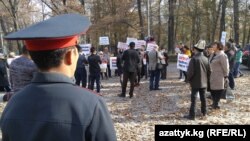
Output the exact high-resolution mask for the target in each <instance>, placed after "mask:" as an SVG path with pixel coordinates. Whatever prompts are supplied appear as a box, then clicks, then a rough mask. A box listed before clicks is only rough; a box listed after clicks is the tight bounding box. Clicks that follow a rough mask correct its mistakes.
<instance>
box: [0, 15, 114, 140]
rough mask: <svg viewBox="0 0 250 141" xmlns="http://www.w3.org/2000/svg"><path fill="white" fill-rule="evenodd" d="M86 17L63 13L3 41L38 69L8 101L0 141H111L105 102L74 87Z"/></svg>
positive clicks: (109, 119)
mask: <svg viewBox="0 0 250 141" xmlns="http://www.w3.org/2000/svg"><path fill="white" fill-rule="evenodd" d="M89 25H90V22H89V20H88V18H87V17H84V16H81V15H78V14H65V15H60V16H56V17H53V18H51V19H49V20H46V21H43V22H40V23H38V24H35V25H33V26H30V27H29V28H26V29H24V30H20V31H18V32H16V33H12V34H10V35H8V36H7V37H5V38H6V39H9V40H24V42H25V44H26V46H27V49H28V50H29V52H30V55H31V58H32V59H33V61H34V62H35V64H36V65H37V67H38V68H39V72H38V73H37V74H35V76H34V78H33V80H32V82H31V84H29V85H27V86H26V87H25V88H23V89H22V90H21V91H19V92H18V93H16V95H15V96H13V97H12V98H11V100H10V101H9V103H8V104H7V106H6V107H5V109H4V112H3V114H2V117H1V121H0V126H1V130H2V140H3V141H9V140H11V141H49V140H50V141H115V140H116V135H115V130H114V127H113V123H112V120H111V117H110V115H109V112H108V110H107V108H106V105H105V102H104V101H103V100H102V99H101V97H99V96H98V95H96V94H94V93H93V92H91V91H88V90H85V89H83V88H81V87H78V86H76V85H75V84H74V83H73V82H72V80H71V79H70V78H71V77H73V76H74V72H75V69H76V64H77V59H78V56H79V55H78V51H77V48H76V44H77V38H78V36H79V35H80V34H82V33H85V32H86V30H87V29H88V27H89Z"/></svg>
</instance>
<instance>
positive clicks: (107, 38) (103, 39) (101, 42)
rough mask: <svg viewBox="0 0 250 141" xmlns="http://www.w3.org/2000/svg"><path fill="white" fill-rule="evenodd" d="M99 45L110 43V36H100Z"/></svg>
mask: <svg viewBox="0 0 250 141" xmlns="http://www.w3.org/2000/svg"><path fill="white" fill-rule="evenodd" d="M99 45H109V37H108V36H104V37H100V38H99Z"/></svg>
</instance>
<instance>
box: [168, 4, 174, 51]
mask: <svg viewBox="0 0 250 141" xmlns="http://www.w3.org/2000/svg"><path fill="white" fill-rule="evenodd" d="M168 3H169V20H168V50H169V52H172V53H174V43H175V39H174V9H175V3H176V0H168Z"/></svg>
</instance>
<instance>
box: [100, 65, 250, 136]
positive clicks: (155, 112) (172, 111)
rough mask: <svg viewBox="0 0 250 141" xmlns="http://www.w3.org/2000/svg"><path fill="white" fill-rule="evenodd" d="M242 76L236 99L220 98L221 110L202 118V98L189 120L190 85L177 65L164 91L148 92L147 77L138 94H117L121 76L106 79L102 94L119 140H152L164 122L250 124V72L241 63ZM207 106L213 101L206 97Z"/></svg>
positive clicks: (169, 74)
mask: <svg viewBox="0 0 250 141" xmlns="http://www.w3.org/2000/svg"><path fill="white" fill-rule="evenodd" d="M242 71H243V73H244V76H243V77H240V78H236V79H235V82H236V90H234V91H233V93H234V94H235V96H236V98H235V100H233V101H229V100H221V109H220V110H213V111H212V110H210V109H209V106H208V116H206V117H205V118H202V117H201V113H200V100H199V99H197V107H196V112H197V118H196V120H195V121H190V120H187V119H185V118H183V116H184V115H186V114H188V111H189V107H190V93H191V92H190V86H189V84H187V83H184V82H182V81H180V80H179V79H178V76H179V71H178V70H177V69H176V64H170V66H169V67H168V78H167V80H164V81H162V80H161V83H160V88H162V90H161V91H149V88H148V85H149V82H148V80H145V79H142V80H143V81H142V83H141V85H140V86H139V87H137V88H135V92H134V93H135V97H133V98H132V99H130V98H129V97H128V95H127V97H126V98H120V97H117V94H118V93H120V92H121V87H120V85H119V83H118V80H117V79H118V78H112V79H109V80H105V81H104V83H103V84H104V89H103V90H102V93H103V97H104V99H105V100H106V102H107V105H108V108H109V110H110V113H111V115H112V118H113V120H114V125H115V129H116V132H117V137H118V140H119V141H124V140H126V141H152V140H154V126H155V125H156V124H164V125H204V124H209V125H210V124H216V125H217V124H250V118H249V117H250V89H249V85H250V79H249V78H250V76H249V74H250V71H249V70H247V69H246V68H245V67H244V66H242ZM207 101H208V102H207V103H208V105H210V104H211V100H210V99H207Z"/></svg>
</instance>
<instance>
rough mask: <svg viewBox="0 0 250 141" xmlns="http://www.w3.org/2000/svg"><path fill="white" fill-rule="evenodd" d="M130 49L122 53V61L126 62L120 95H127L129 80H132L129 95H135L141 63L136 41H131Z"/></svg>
mask: <svg viewBox="0 0 250 141" xmlns="http://www.w3.org/2000/svg"><path fill="white" fill-rule="evenodd" d="M129 47H130V49H128V50H126V51H124V53H123V55H122V61H123V62H124V67H123V82H122V93H121V94H119V95H118V96H119V97H126V88H127V83H128V80H129V81H130V90H129V97H130V98H132V97H133V92H134V83H135V75H136V70H137V67H138V65H139V63H140V57H139V54H138V52H137V51H136V50H135V49H134V48H135V43H134V42H130V43H129Z"/></svg>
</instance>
